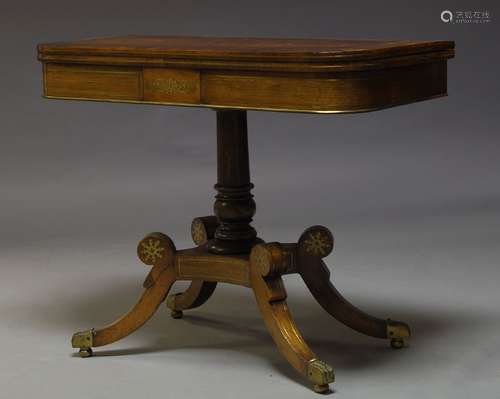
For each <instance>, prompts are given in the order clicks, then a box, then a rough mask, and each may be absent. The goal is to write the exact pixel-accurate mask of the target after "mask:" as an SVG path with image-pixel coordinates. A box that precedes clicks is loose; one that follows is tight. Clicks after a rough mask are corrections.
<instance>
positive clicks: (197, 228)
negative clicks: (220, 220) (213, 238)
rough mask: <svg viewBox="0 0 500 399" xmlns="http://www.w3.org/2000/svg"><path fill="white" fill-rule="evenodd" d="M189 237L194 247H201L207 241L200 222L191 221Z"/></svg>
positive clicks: (203, 227) (197, 220)
mask: <svg viewBox="0 0 500 399" xmlns="http://www.w3.org/2000/svg"><path fill="white" fill-rule="evenodd" d="M191 236H192V237H193V241H194V242H195V244H196V245H201V244H203V243H205V242H206V241H207V233H206V231H205V226H203V222H202V221H201V220H199V219H196V220H194V221H193V224H192V225H191Z"/></svg>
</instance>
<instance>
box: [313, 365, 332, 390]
mask: <svg viewBox="0 0 500 399" xmlns="http://www.w3.org/2000/svg"><path fill="white" fill-rule="evenodd" d="M307 376H308V378H309V380H310V381H311V382H312V383H313V390H314V392H317V393H327V392H329V391H330V387H329V386H328V384H329V383H331V382H333V380H334V375H333V369H332V368H331V367H330V366H329V365H328V364H326V363H325V362H322V361H321V360H318V359H315V360H312V361H311V362H310V363H309V367H308V369H307Z"/></svg>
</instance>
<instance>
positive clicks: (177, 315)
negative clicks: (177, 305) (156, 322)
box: [170, 310, 183, 319]
mask: <svg viewBox="0 0 500 399" xmlns="http://www.w3.org/2000/svg"><path fill="white" fill-rule="evenodd" d="M170 316H172V317H173V318H174V319H182V316H183V313H182V310H172V312H171V313H170Z"/></svg>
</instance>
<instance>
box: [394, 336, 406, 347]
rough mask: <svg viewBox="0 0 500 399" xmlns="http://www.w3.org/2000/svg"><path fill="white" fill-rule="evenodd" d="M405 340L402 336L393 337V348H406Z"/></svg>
mask: <svg viewBox="0 0 500 399" xmlns="http://www.w3.org/2000/svg"><path fill="white" fill-rule="evenodd" d="M404 346H405V341H404V340H403V339H401V338H393V339H391V348H392V349H401V348H404Z"/></svg>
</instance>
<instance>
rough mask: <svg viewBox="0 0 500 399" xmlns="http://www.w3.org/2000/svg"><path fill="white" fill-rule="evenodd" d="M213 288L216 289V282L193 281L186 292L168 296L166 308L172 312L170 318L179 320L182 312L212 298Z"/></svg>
mask: <svg viewBox="0 0 500 399" xmlns="http://www.w3.org/2000/svg"><path fill="white" fill-rule="evenodd" d="M215 287H217V283H216V282H210V281H203V280H193V281H191V285H190V286H189V287H188V288H187V289H186V291H184V292H179V293H176V294H173V295H169V296H168V298H167V306H168V308H169V309H171V310H172V317H173V318H174V319H179V318H181V317H182V311H183V310H186V309H194V308H197V307H198V306H201V305H203V304H204V303H205V302H206V301H207V300H208V299H209V298H210V297H211V296H212V294H213V292H214V290H215Z"/></svg>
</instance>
